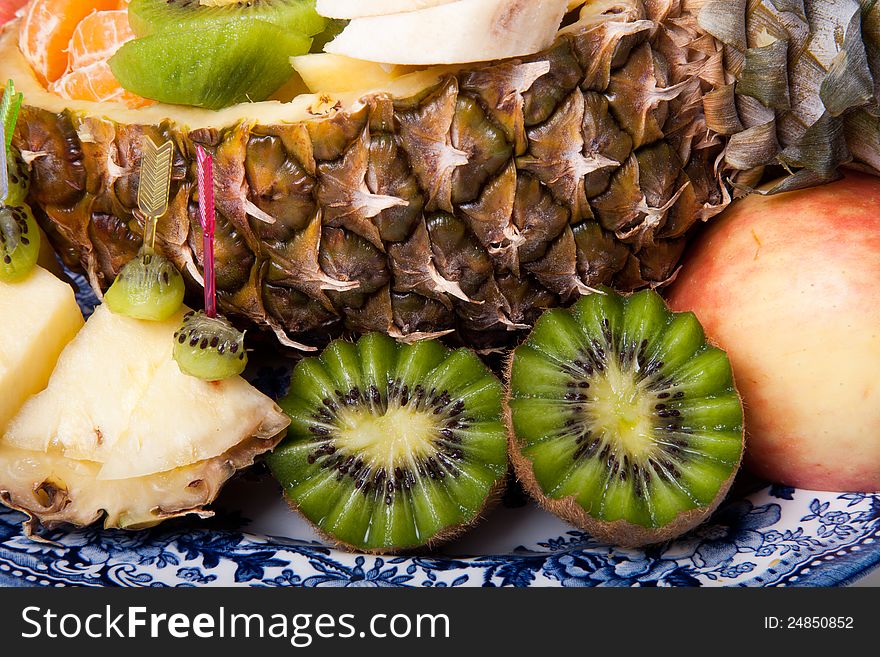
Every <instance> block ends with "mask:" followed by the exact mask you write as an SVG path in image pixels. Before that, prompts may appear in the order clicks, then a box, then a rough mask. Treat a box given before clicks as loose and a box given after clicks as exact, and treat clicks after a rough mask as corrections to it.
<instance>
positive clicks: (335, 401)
mask: <svg viewBox="0 0 880 657" xmlns="http://www.w3.org/2000/svg"><path fill="white" fill-rule="evenodd" d="M501 398H502V387H501V383H500V382H499V381H498V379H497V378H496V377H495V376H494V375H493V374H492V373H491V372H490V371H489V370H488V369H487V368H486V366H485V365H484V364H483V363H482V362H481V361H480V359H479V358H478V357H477V356H476V355H475V354H474V353H473V352H471V351H469V350H467V349H459V350H457V351H450V350H449V349H447V348H446V347H444V346H443V345H442V344H440V343H439V342H435V341H426V342H419V343H416V344H410V345H401V344H397V343H396V342H395V341H394V340H392V339H391V338H389V337H387V336H385V335H381V334H377V333H373V334H368V335H366V336H364V337H363V338H361V339H360V340H359V341H358V342H357V344H353V343H350V342H345V341H341V340H340V341H336V342H333V343H331V345H330V346H329V347H328V348H327V349H326V350H325V351H324V352H323V354H321V356H320V357H316V358H307V359H305V360H303V361H301V362H300V363H299V364H298V365H297V367H296V368H295V369H294V372H293V377H292V380H291V384H290V392H289V393H288V395H287V397H286V398H284V399H283V400H282V401H280V402H279V403H280V405H281V407H282V409H284V411H285V412H286V413H287V414H288V415H289V416H290V417H291V419H292V424H291V427H290V429H289V431H288V437H287V439H286V441H285V442H283V443H282V444H281V446H280V447H279V448H278V449H276V450H275V452H274V453H273V454H272V455H271V456H270V457H269V460H268V463H269V467H270V469H271V471H272V473H273V474H274V475H275V477H276V478H277V479H278V481H279V482H280V483H281V485H282V487H283V489H284V493H285V495H286V497H287V499H288V500H289V502H290V503H291V505H292V506H294V507H295V508H297V509H299V511H301V512H302V514H303V515H305V517H306V518H307V519H308V520H309V521H310V522H311V523H312V524H314V525H315V526H316V527H317V528H318V529H319V530H320V531H321V532H323V533H324V534H326V535H328V536H330V537H331V538H333V539H334V540H336V541H337V542H339V543H340V544H342V545H344V546H347V547H349V548H354V549H357V550H360V551H366V552H371V553H394V552H399V551H403V550H408V549H413V548H417V547H420V546H433V545H436V544H438V543H440V542H442V541H445V540H448V539H451V538H453V537H455V536H456V535H458V534H459V533H460V532H462V531H464V530H465V529H466V528H467V527H469V526H470V525H472V524H473V523H474V522H476V521H477V520H478V519H479V518H480V516H481V514H482V513H483V511H484V509H485V508H486V507H487V505H488V504H489V503H490V502H492V501H493V500H494V499H495V497H496V494H497V493H498V492H499V491H500V489H501V487H502V486H503V482H504V479H505V476H506V473H507V463H508V461H507V448H506V438H505V430H504V427H503V424H502V420H501V412H502V411H501V409H502V406H501V403H502V399H501Z"/></svg>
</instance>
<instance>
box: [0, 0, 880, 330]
mask: <svg viewBox="0 0 880 657" xmlns="http://www.w3.org/2000/svg"><path fill="white" fill-rule="evenodd" d="M850 2H851V3H852V5H853V6H854V7H855V12H856V14H857V13H858V10H859V7H858V4H857V3H856V2H855V0H846V2H844V4H846V5H847V6H846V7H844V8H843V9H841V10H840V11H832V12H830V13H829V12H825V14H829V15H830V16H831V18H828V16H825V14H822V15H820V16H819V18H820V19H822V20H825V21H826V23H823V24H822V25H818V26H813V27H810V26H808V28H807V30H808V33H809V30H810V29H814V30H815V31H817V33H819V32H821V33H822V34H824V33H825V31H823V29H820V28H828V27H829V25H830V26H831V27H835V28H836V27H838V25H837V23H841V24H844V25H845V26H848V27H849V28H850V29H849V31H848V32H846V31H845V32H843V33H845V34H849V37H848V38H849V39H850V41H852V39H861V31H860V30H857V29H856V28H855V27H853V26H852V25H851V23H852V20H854V18H852V17H853V14H852V12H850V13H849V15H844V14H846V13H847V11H848V10H849V9H850V7H849V4H848V3H850ZM717 4H718V3H717V2H713V1H711V0H710V1H707V2H687V1H684V0H682V1H681V2H679V1H677V0H667V1H666V2H643V1H642V0H595V1H594V2H588V3H586V4H585V5H584V6H583V7H582V8H580V9H579V11H580V14H579V15H578V20H576V21H574V22H572V21H569V24H568V25H567V26H566V27H564V28H563V29H562V30H561V32H560V36H559V38H558V39H557V41H556V42H555V44H554V45H553V46H552V47H551V48H550V49H549V50H547V51H545V52H543V53H539V54H537V55H534V56H531V57H525V58H521V59H516V60H510V61H502V62H495V63H492V64H483V65H477V66H475V67H472V68H470V69H466V70H462V71H460V72H456V73H454V74H448V75H445V76H443V77H441V78H440V79H439V80H436V81H434V82H432V83H431V84H427V83H426V84H425V85H424V86H423V87H416V88H415V89H413V88H410V89H408V90H407V93H394V92H389V93H385V94H373V95H370V96H367V97H365V98H362V99H359V100H358V101H357V102H350V101H351V99H349V101H343V100H341V99H338V98H335V97H331V96H323V97H314V98H311V99H305V100H303V99H300V103H299V105H298V107H299V109H300V110H303V109H304V110H305V111H299V112H295V111H294V110H293V109H290V110H286V109H284V108H283V107H281V106H272V107H268V106H265V104H263V105H255V106H253V109H252V110H251V109H243V110H233V111H231V112H227V113H225V114H223V113H218V114H214V115H210V116H209V115H207V114H204V113H203V114H198V113H195V112H192V111H186V112H184V111H182V110H180V111H178V109H177V108H167V118H166V116H162V115H160V114H158V112H160V111H162V110H161V108H155V107H154V108H149V109H148V110H145V111H143V112H140V113H138V112H116V111H112V110H111V108H108V107H105V106H100V105H88V104H83V103H69V104H67V105H64V104H62V103H59V102H56V101H55V100H52V99H50V100H51V102H50V101H48V100H47V101H46V102H44V103H42V104H41V103H33V104H28V105H27V106H26V107H25V108H24V110H23V115H22V120H21V121H20V122H19V130H18V132H17V133H16V138H15V143H16V144H17V145H18V146H19V147H20V148H21V149H22V150H23V151H25V152H29V153H39V154H41V155H40V156H38V157H35V158H34V159H33V160H32V169H33V171H32V173H33V184H32V191H31V198H32V201H33V203H34V205H35V206H37V208H38V212H39V214H41V215H42V219H43V223H44V225H45V227H46V229H47V232H48V234H49V236H50V238H51V239H52V240H53V242H54V244H55V245H56V247H57V248H58V250H59V252H60V253H61V254H62V256H63V257H65V259H66V260H67V261H68V263H69V264H72V265H76V266H79V267H81V268H83V269H84V270H85V271H87V272H88V274H89V275H90V277H91V280H92V283H93V285H94V286H95V287H96V288H100V289H106V288H107V286H108V285H109V284H110V283H111V282H112V280H113V278H114V277H115V276H116V274H117V273H118V272H119V271H120V269H121V268H122V266H123V265H124V264H125V262H127V261H128V260H129V259H131V258H132V257H134V256H135V255H136V253H137V251H138V249H139V248H140V246H141V240H142V234H143V221H142V218H141V217H139V216H138V213H137V212H136V210H135V207H136V190H137V183H138V173H137V172H138V166H139V162H140V148H141V147H140V144H141V143H142V141H143V139H144V137H146V136H149V137H151V138H152V139H153V140H154V141H156V140H159V139H166V138H167V139H171V140H172V141H173V142H174V145H175V160H174V168H173V182H172V197H171V203H170V210H169V213H168V215H167V216H166V217H165V218H164V219H163V220H162V221H161V222H160V225H159V232H158V236H159V242H158V244H157V246H158V248H159V250H161V251H162V252H163V253H164V254H165V255H167V256H168V257H169V258H171V259H172V260H173V261H174V262H175V263H176V264H177V265H178V266H179V267H180V268H181V269H182V270H183V271H184V272H185V275H187V276H188V277H189V279H190V283H191V284H192V285H194V286H195V287H198V285H199V284H200V283H201V273H200V272H201V246H200V244H201V234H200V229H199V220H198V213H197V200H196V192H195V190H196V185H195V180H196V171H195V164H194V163H195V157H194V153H195V146H196V145H197V144H198V145H202V146H204V147H206V148H208V149H209V150H211V151H212V152H213V153H214V157H215V175H216V176H217V181H218V185H217V186H218V189H217V195H216V202H217V209H218V225H217V258H218V266H217V274H218V279H217V283H218V290H219V294H220V301H221V304H222V306H223V307H224V309H225V311H226V312H231V313H234V314H237V315H239V316H244V317H247V318H249V319H250V320H252V321H254V322H255V323H256V324H258V325H262V326H266V327H270V328H271V329H272V330H274V332H275V333H276V334H277V335H278V336H279V338H280V339H281V341H282V342H283V343H285V344H288V345H291V346H301V347H302V346H305V345H309V344H314V343H316V342H319V341H323V340H326V336H327V335H328V333H332V332H334V331H338V330H348V331H355V332H367V331H382V332H386V333H388V334H390V335H393V336H395V337H398V338H401V339H418V338H421V337H425V336H433V335H442V334H446V333H457V334H459V335H460V336H461V337H462V338H463V339H465V340H466V341H467V342H468V343H470V344H474V345H478V346H482V345H486V346H489V345H493V344H497V343H499V342H501V341H504V340H505V338H506V336H510V335H511V333H512V332H515V331H518V330H520V329H522V328H525V327H527V326H529V325H530V324H531V323H532V322H533V321H534V319H535V318H536V316H537V315H538V314H539V313H540V312H541V311H542V310H544V309H545V308H547V307H550V306H555V305H560V304H567V303H569V302H571V301H572V300H573V299H575V298H576V297H578V296H579V295H581V294H586V293H589V292H590V291H591V290H592V289H593V288H595V287H596V286H599V285H611V286H613V287H615V288H617V289H620V290H632V289H635V288H639V287H644V286H661V285H663V284H664V283H665V282H667V281H668V280H670V279H671V278H672V277H673V276H674V275H675V271H676V267H677V264H678V260H679V257H680V256H681V254H682V251H683V249H684V247H685V244H686V240H687V237H688V234H689V233H690V231H691V229H692V227H693V226H694V224H695V223H697V222H699V221H701V220H707V219H709V218H711V217H712V216H714V215H715V214H717V213H718V212H720V211H721V210H722V209H723V208H724V207H725V206H726V205H727V204H728V203H729V202H730V201H731V199H732V197H733V196H734V194H735V193H737V190H738V189H743V188H748V187H750V186H752V185H754V184H756V183H757V181H758V180H759V179H760V177H761V174H762V172H763V169H764V167H765V166H766V165H769V164H775V163H784V164H787V165H789V166H791V167H795V168H797V167H803V168H802V169H800V171H798V173H797V174H796V175H795V176H793V177H792V178H791V179H790V182H789V183H787V184H788V185H789V186H802V185H805V184H815V183H818V182H822V181H825V180H829V179H831V178H833V177H834V176H835V175H836V169H837V167H838V165H839V164H840V163H842V162H846V161H848V160H850V159H852V157H851V155H850V151H849V150H848V149H847V144H846V139H845V135H846V130H844V129H843V128H847V129H849V126H850V124H852V123H853V122H854V121H855V118H854V117H858V118H860V120H862V122H863V123H864V122H871V121H874V122H875V123H876V119H874V118H873V114H870V113H868V114H866V115H863V114H864V109H865V108H870V107H875V106H876V101H875V100H874V99H873V97H872V98H871V99H867V98H863V97H862V96H864V94H860V93H853V94H850V95H851V96H852V97H853V98H857V99H858V100H853V101H852V103H851V104H850V106H848V107H841V108H837V110H836V111H838V110H839V111H838V114H837V115H836V116H833V117H831V116H830V115H829V116H826V117H825V118H822V117H823V116H825V115H822V116H820V117H819V118H817V117H815V116H813V115H814V114H815V111H814V110H815V108H812V109H810V108H809V107H804V106H803V103H801V104H800V105H797V106H795V105H794V104H792V103H789V104H788V105H785V103H782V102H781V101H779V98H780V97H782V96H785V93H783V90H781V89H780V88H779V85H781V84H783V82H784V83H785V85H786V89H785V91H786V93H788V97H789V98H790V99H791V98H801V96H802V95H803V94H801V95H798V94H796V93H794V92H796V91H797V92H799V91H801V90H802V86H803V85H801V86H798V79H796V78H795V77H794V73H795V72H797V70H799V68H798V66H794V65H793V66H791V67H790V68H791V69H792V71H790V72H789V76H788V78H783V80H782V81H780V80H769V81H767V80H760V79H757V80H756V79H754V78H755V77H756V76H754V75H752V76H751V78H749V76H748V74H746V82H745V83H743V82H739V85H740V86H741V87H743V93H741V94H740V95H739V96H736V95H735V94H734V89H735V83H737V81H738V80H739V79H740V78H741V77H742V76H743V74H744V71H748V70H751V71H752V72H754V66H752V67H751V68H749V66H747V65H744V64H743V62H744V61H759V60H760V56H762V54H763V53H765V51H761V52H759V53H758V58H757V60H756V59H755V53H753V52H751V53H748V52H747V47H748V46H753V47H756V48H764V47H765V46H766V45H767V44H765V43H764V42H763V41H762V39H765V38H766V36H765V35H766V34H769V33H770V32H773V30H772V29H771V30H769V31H768V27H767V25H766V24H765V23H767V21H768V20H769V19H767V18H766V14H767V11H768V10H767V9H766V7H765V5H770V3H769V1H768V2H762V1H755V0H753V1H751V2H746V1H745V0H741V1H738V2H734V3H724V4H725V6H727V7H728V11H730V12H734V13H737V12H738V14H737V15H738V16H739V20H740V22H741V23H742V24H743V25H744V26H745V29H746V32H745V33H744V34H743V35H742V38H740V36H739V34H738V33H735V32H731V31H730V30H728V29H727V28H728V27H729V26H728V25H727V24H723V25H721V27H720V28H719V26H718V25H716V24H715V23H713V21H712V18H713V14H712V10H713V8H715V6H716V5H717ZM778 4H779V3H778V2H774V3H773V5H778ZM793 4H798V3H793ZM805 4H806V5H807V7H808V11H807V13H808V14H810V16H811V17H813V18H815V17H814V16H813V14H812V13H811V12H810V9H811V8H812V7H814V6H816V5H818V4H819V3H818V2H815V1H814V2H810V1H807V2H806V3H805ZM868 9H869V10H870V16H871V17H873V16H874V13H875V11H874V9H873V5H871V6H870V7H869V8H868ZM798 11H800V10H798ZM762 12H763V13H762ZM570 18H571V16H570ZM817 20H818V19H817ZM835 21H836V22H835ZM847 21H848V22H847ZM733 22H734V23H736V21H733ZM704 23H706V24H709V25H710V26H711V33H710V30H709V29H707V28H706V27H705V26H704ZM831 23H834V24H833V25H831ZM778 24H780V23H779V22H778V21H777V25H778ZM785 24H786V25H791V24H793V23H792V21H791V20H789V21H788V22H787V23H785ZM866 24H868V25H870V26H873V25H874V22H868V23H866ZM770 27H775V26H774V25H771V26H770ZM780 29H781V28H780ZM792 29H794V28H792ZM826 31H827V30H826ZM856 32H858V34H855V33H856ZM865 33H866V34H868V35H872V34H873V31H871V30H865ZM713 34H714V35H715V36H713ZM731 34H733V36H731ZM775 34H776V36H775V37H774V38H777V39H778V38H781V32H780V31H779V30H776V32H775ZM854 35H855V36H854ZM6 41H8V36H7V38H6ZM728 42H729V44H728ZM0 43H2V42H0ZM860 43H861V41H860ZM769 47H770V48H771V49H772V47H773V46H772V43H770V44H769ZM0 50H4V49H3V48H2V47H0ZM747 54H749V55H750V56H749V57H746V55H747ZM855 54H858V53H855ZM802 59H803V58H802ZM813 59H816V58H813ZM789 60H791V57H789ZM791 61H795V62H800V61H801V60H800V59H798V60H791ZM817 61H818V60H817ZM805 65H806V64H804V65H801V66H800V68H803V66H805ZM13 68H14V67H13ZM814 68H816V67H815V66H814ZM838 68H840V66H838ZM2 69H3V66H2V65H0V72H3V71H2ZM831 69H833V62H829V63H828V67H827V68H826V70H825V73H824V76H825V77H824V78H823V77H822V76H821V75H818V74H814V75H812V77H810V78H809V80H810V84H812V88H811V89H812V91H814V92H815V93H814V96H818V90H819V87H820V86H821V84H818V85H817V84H816V83H815V82H816V80H821V79H825V78H832V77H834V76H833V75H832V73H834V71H832V70H831ZM829 71H830V72H829ZM814 73H816V71H814ZM738 76H739V77H738ZM802 77H805V76H802ZM834 79H836V78H834ZM857 79H858V78H857ZM774 85H775V86H774ZM850 86H853V85H850ZM789 87H791V88H789ZM768 88H769V89H770V90H769V91H768V90H767V89H768ZM872 90H873V86H872ZM746 91H748V92H750V93H753V94H757V95H759V96H761V97H762V100H763V101H765V102H767V103H770V105H775V107H768V106H765V105H762V104H761V101H760V100H757V99H756V98H754V97H749V96H745V95H744V92H746ZM808 91H809V89H808ZM26 96H27V94H26ZM26 102H27V100H26ZM279 107H281V108H280V109H279ZM802 110H803V112H804V114H803V115H801V114H799V112H800V111H802ZM807 110H809V111H807ZM285 112H287V113H288V114H287V115H285ZM860 112H861V113H862V114H860ZM826 114H827V112H826ZM159 116H162V118H163V119H165V120H156V118H157V117H159ZM813 124H820V125H819V128H813V129H812V131H811V130H810V128H811V126H813ZM200 126H203V127H200ZM797 126H800V129H796V128H797ZM841 126H842V127H843V128H842V127H841ZM821 130H827V131H828V133H827V135H825V133H823V132H821ZM850 132H852V130H850ZM817 134H819V135H820V139H819V141H820V143H819V145H820V146H821V148H819V149H818V151H815V150H810V149H811V148H812V147H814V146H815V140H813V141H811V138H812V137H814V136H815V135H817ZM762 135H763V137H762ZM821 135H825V136H821ZM822 139H824V141H822ZM856 141H858V142H859V144H863V141H864V140H861V138H858V139H856ZM875 141H876V139H875ZM811 144H812V146H811ZM852 150H853V152H856V149H855V148H853V149H852ZM861 150H862V151H863V153H862V154H859V153H856V154H857V156H858V158H859V160H861V161H862V162H865V163H867V164H870V158H871V156H876V153H877V149H874V148H872V147H871V146H870V144H869V145H867V146H864V145H862V146H861Z"/></svg>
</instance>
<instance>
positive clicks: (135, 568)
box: [0, 278, 880, 587]
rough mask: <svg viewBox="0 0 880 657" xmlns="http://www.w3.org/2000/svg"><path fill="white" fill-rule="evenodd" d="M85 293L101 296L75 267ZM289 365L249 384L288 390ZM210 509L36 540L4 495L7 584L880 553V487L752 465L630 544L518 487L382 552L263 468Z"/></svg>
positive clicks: (785, 566)
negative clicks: (331, 525) (567, 519)
mask: <svg viewBox="0 0 880 657" xmlns="http://www.w3.org/2000/svg"><path fill="white" fill-rule="evenodd" d="M77 282H78V283H79V284H80V285H81V290H82V292H81V294H80V295H78V298H79V301H80V305H81V306H82V307H83V310H84V311H85V312H86V313H87V314H88V313H89V312H90V310H91V309H92V308H93V307H94V304H95V303H96V301H95V299H94V297H93V296H91V294H90V292H88V288H87V286H86V285H85V282H84V281H83V280H82V279H81V278H80V279H78V280H77ZM288 377H289V368H288V367H287V366H286V365H285V364H278V363H273V364H270V365H266V364H262V365H261V364H259V363H257V364H256V366H255V367H254V368H252V370H251V371H250V378H251V380H252V381H253V383H254V384H255V385H256V386H257V387H259V388H260V389H262V390H263V391H264V392H266V393H267V394H270V395H273V396H276V397H277V396H279V395H281V394H283V392H284V391H285V389H286V386H287V383H288ZM215 510H216V512H217V514H216V516H215V517H214V518H213V519H210V520H207V521H198V520H177V521H172V522H170V523H167V524H165V525H163V526H160V527H158V528H156V529H154V530H150V531H145V532H136V533H134V532H122V531H104V530H101V529H98V528H88V529H81V530H67V531H63V530H61V531H54V532H51V533H49V534H47V535H46V536H45V537H46V538H48V539H50V540H51V541H52V542H51V543H42V542H40V543H38V542H35V541H32V540H30V539H28V538H26V537H25V536H24V535H23V534H22V530H21V522H22V520H23V518H24V517H23V516H22V515H21V514H19V513H16V512H14V511H10V510H8V509H5V508H0V586H156V587H164V586H200V585H241V586H306V587H312V586H420V587H448V586H829V585H838V584H846V583H849V582H852V581H853V580H855V579H857V578H859V577H860V576H862V575H865V574H867V573H868V572H869V571H870V570H871V569H873V568H874V567H876V566H878V565H880V494H863V493H819V492H814V491H806V490H797V489H794V488H787V487H782V486H767V485H763V484H761V483H758V482H753V481H749V480H748V478H747V477H741V480H740V481H738V482H737V484H736V485H735V486H734V490H733V491H732V492H731V494H730V496H729V497H728V500H727V501H726V503H725V504H724V505H722V507H721V508H720V509H719V510H718V512H716V513H715V515H714V516H713V517H712V518H711V519H710V520H709V521H708V522H707V523H706V524H704V525H702V526H701V527H698V528H697V529H696V530H695V531H693V532H691V533H690V534H688V535H686V536H684V537H682V538H680V539H679V540H676V541H673V542H671V543H667V544H663V545H658V546H653V547H650V548H648V549H645V550H622V549H617V548H612V547H609V546H607V545H603V544H600V543H597V542H596V541H594V540H593V539H591V538H590V536H588V535H587V534H585V533H583V532H580V531H575V530H573V529H572V528H571V527H570V526H568V525H566V524H564V523H563V522H561V521H559V520H557V519H556V518H554V517H553V516H551V515H550V514H548V513H545V512H544V511H542V510H540V509H538V508H537V507H535V505H533V504H532V503H530V502H529V501H528V500H527V498H526V497H525V496H524V495H523V493H522V492H521V491H520V490H519V489H518V488H517V487H515V486H512V487H511V489H510V490H509V492H508V494H507V495H506V496H505V498H504V500H503V502H502V504H501V506H500V508H498V509H496V510H495V511H494V512H493V513H492V514H491V515H490V517H489V518H488V519H487V521H486V522H485V523H483V524H482V525H480V526H479V527H477V529H475V530H474V531H473V532H471V533H469V534H468V535H466V536H465V537H464V538H463V539H462V540H459V541H457V542H455V543H453V544H451V545H448V546H446V547H445V548H444V549H443V550H442V551H441V552H438V553H435V554H424V555H418V556H402V557H375V556H367V555H358V554H350V553H346V552H342V551H339V550H337V549H335V548H333V547H331V546H328V545H327V544H326V543H324V542H322V541H321V540H320V539H319V538H318V537H317V535H316V534H315V533H314V532H313V531H312V530H311V528H310V527H309V526H308V525H307V524H306V523H305V522H304V521H303V520H301V519H300V518H299V517H298V516H297V515H296V514H294V513H293V512H291V511H290V510H289V509H288V508H287V506H286V505H285V504H284V503H283V502H282V500H281V496H280V493H279V491H278V488H277V486H276V485H275V484H274V483H273V482H272V481H271V480H270V479H269V477H268V476H267V475H266V474H265V472H263V471H262V470H261V469H260V468H256V469H254V470H251V471H250V472H248V473H246V474H245V475H243V476H242V477H240V478H239V479H237V480H236V481H234V482H232V483H231V484H230V485H229V486H227V488H226V490H225V491H224V493H223V495H222V496H221V498H220V500H218V502H217V504H216V505H215Z"/></svg>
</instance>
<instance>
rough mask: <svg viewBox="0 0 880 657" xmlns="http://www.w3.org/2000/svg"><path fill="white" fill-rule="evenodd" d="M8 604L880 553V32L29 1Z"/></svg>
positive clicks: (612, 582) (1, 141) (0, 461)
mask: <svg viewBox="0 0 880 657" xmlns="http://www.w3.org/2000/svg"><path fill="white" fill-rule="evenodd" d="M0 88H2V101H0V585H6V586H201V585H248V586H339V585H355V586H420V587H448V586H828V585H841V584H847V583H850V582H852V581H854V580H856V579H858V578H859V577H861V576H863V575H865V574H867V573H869V572H870V571H871V570H872V569H874V568H875V567H876V566H878V565H880V378H878V375H877V372H878V371H880V305H878V304H877V301H876V300H877V297H876V296H875V295H878V294H880V5H877V4H876V3H874V2H868V1H867V0H724V1H721V0H248V1H247V2H242V1H238V0H0Z"/></svg>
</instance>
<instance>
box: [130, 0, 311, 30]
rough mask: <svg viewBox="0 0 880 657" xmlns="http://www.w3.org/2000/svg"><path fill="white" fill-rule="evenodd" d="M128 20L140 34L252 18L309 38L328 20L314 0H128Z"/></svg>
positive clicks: (251, 19) (245, 20) (249, 19)
mask: <svg viewBox="0 0 880 657" xmlns="http://www.w3.org/2000/svg"><path fill="white" fill-rule="evenodd" d="M128 20H129V23H130V24H131V28H132V31H133V32H134V33H135V35H136V36H139V37H143V36H148V35H150V34H153V33H154V32H157V31H160V30H164V29H168V28H175V27H180V26H189V27H192V26H194V25H198V26H206V25H208V24H211V23H221V22H230V21H244V22H247V21H253V20H259V21H264V22H266V23H271V24H272V25H275V26H277V27H279V28H281V29H283V30H285V31H287V32H292V33H295V34H301V35H303V36H307V37H310V36H314V35H316V34H319V33H321V32H322V31H323V30H324V29H325V28H326V26H327V22H328V21H327V19H326V18H324V17H323V16H320V15H319V14H318V12H317V11H316V10H315V0H244V1H242V2H231V3H229V4H223V5H218V6H210V5H209V4H202V3H201V2H200V0H131V2H130V3H129V5H128Z"/></svg>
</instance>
